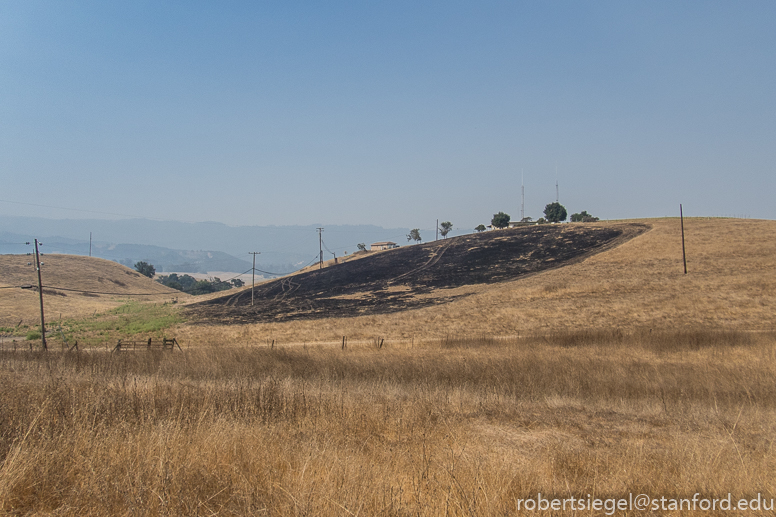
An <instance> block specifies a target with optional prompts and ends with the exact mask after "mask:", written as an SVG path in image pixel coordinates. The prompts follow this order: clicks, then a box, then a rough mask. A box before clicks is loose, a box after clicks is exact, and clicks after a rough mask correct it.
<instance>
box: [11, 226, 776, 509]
mask: <svg viewBox="0 0 776 517" xmlns="http://www.w3.org/2000/svg"><path fill="white" fill-rule="evenodd" d="M642 222H645V223H647V224H649V225H651V227H652V229H651V230H650V231H648V232H646V233H644V234H642V235H640V236H638V237H636V238H634V239H632V240H630V241H628V242H625V243H624V244H622V245H620V246H618V247H616V248H614V249H610V250H607V251H604V252H602V253H599V254H597V255H593V256H590V257H588V258H587V259H585V260H584V261H581V262H578V263H575V264H572V265H569V266H566V267H563V268H559V269H555V270H551V271H545V272H542V273H538V274H534V275H532V276H528V277H525V278H522V279H518V280H514V281H509V282H504V283H500V284H493V285H486V286H469V287H465V288H460V289H468V290H471V294H470V296H467V297H464V298H461V299H459V300H457V301H455V302H452V303H449V304H446V305H438V306H434V307H426V308H423V309H417V310H413V311H404V312H397V313H393V314H385V315H379V316H362V317H355V318H336V319H318V320H306V321H291V322H285V323H262V324H248V325H236V326H234V325H233V326H226V325H208V326H202V325H198V324H197V323H196V322H193V321H181V319H180V316H179V315H178V316H176V315H177V314H178V308H179V306H180V305H181V304H176V305H171V304H167V305H163V304H162V303H161V302H162V301H163V299H162V298H160V299H159V300H157V301H155V302H152V303H140V302H134V303H130V304H125V305H122V306H120V307H115V306H112V305H106V306H105V307H103V309H102V312H100V311H98V313H97V314H94V313H91V314H87V315H86V316H78V315H77V314H73V315H70V316H68V317H69V318H70V319H69V320H68V321H66V322H63V323H62V327H63V328H64V329H65V331H64V333H63V335H65V336H67V338H68V339H71V340H72V339H80V340H82V342H83V343H90V344H93V345H99V344H100V343H101V342H102V341H110V340H114V339H117V338H120V337H123V336H125V335H132V336H137V337H138V338H145V337H147V336H154V337H156V336H160V335H168V336H173V335H174V336H176V337H177V338H178V340H179V341H180V342H181V344H182V345H183V348H184V350H183V352H174V353H173V352H165V353H161V352H134V353H127V352H122V353H114V354H111V353H109V352H106V351H105V350H104V348H101V347H100V346H94V347H90V346H84V347H82V349H81V351H80V352H71V353H67V352H61V351H59V350H58V348H56V347H51V348H52V350H51V351H50V352H48V353H44V352H41V351H37V350H36V351H32V352H30V351H23V350H21V349H19V350H16V351H13V350H9V349H7V348H6V349H5V350H4V351H0V460H1V461H2V464H0V511H2V512H5V513H8V514H19V515H21V514H25V515H28V514H29V515H33V514H34V515H49V514H52V515H54V514H55V515H283V516H285V515H311V516H312V515H364V516H366V515H385V516H394V515H400V516H404V515H406V516H410V515H413V516H436V515H568V516H571V515H773V514H774V512H773V510H772V508H773V503H772V502H771V501H772V500H775V499H776V450H774V438H775V437H776V380H775V379H776V332H774V316H775V313H776V311H775V310H774V309H776V303H775V301H776V296H775V295H774V287H776V286H775V285H774V284H776V268H775V267H774V266H776V264H775V263H774V260H775V259H774V256H776V222H773V221H752V220H725V219H711V220H701V219H690V220H686V221H685V228H686V231H687V256H688V270H689V274H688V275H686V276H685V275H684V274H683V272H682V259H681V240H680V234H679V224H678V223H679V221H678V220H673V219H666V220H649V221H642ZM599 224H607V223H599ZM122 274H124V273H122ZM2 281H3V282H6V280H2ZM79 285H80V284H79ZM49 298H56V297H55V296H49V297H47V300H48V299H49ZM114 303H116V302H115V301H114V300H113V299H110V300H109V304H114ZM3 307H5V306H3ZM63 308H64V307H63ZM3 310H5V309H3ZM29 310H32V311H33V315H32V316H30V317H31V318H32V317H34V314H35V313H34V306H33V308H32V309H29ZM76 316H77V317H76ZM342 336H347V337H348V346H347V347H346V348H345V349H344V350H343V349H342V348H341V341H342ZM378 338H379V340H378ZM273 340H274V346H270V345H271V343H272V342H273ZM379 343H382V344H383V346H382V347H379V346H378V344H379ZM539 494H542V497H543V498H544V499H545V500H551V499H553V498H557V499H558V501H562V500H563V501H565V504H567V505H569V506H567V507H566V508H565V509H563V508H560V509H552V508H550V509H544V510H542V511H530V506H531V501H534V503H535V502H536V500H537V499H538V497H539ZM631 494H632V496H633V497H635V496H637V495H638V494H646V495H648V496H650V497H652V498H657V503H658V505H659V506H658V507H657V508H655V507H653V506H651V503H650V505H649V506H648V507H647V509H643V510H642V509H638V508H637V507H632V508H631V509H624V510H623V509H620V510H617V509H616V507H615V506H616V504H617V503H618V501H617V500H618V499H621V498H622V499H624V500H628V499H629V496H630V495H631ZM695 494H698V496H695ZM729 494H730V495H729ZM694 496H695V497H696V499H698V500H699V502H698V503H693V501H692V499H693V497H694ZM571 497H574V498H575V500H576V501H577V503H576V504H577V505H579V504H580V502H579V500H578V498H582V500H583V501H588V505H589V506H586V507H583V508H580V507H579V506H576V507H574V508H572V507H570V505H571V504H573V503H570V502H569V501H570V498H571ZM660 497H663V498H665V499H664V500H663V501H662V502H661V501H660ZM758 497H759V498H760V500H761V503H759V509H755V510H747V511H743V510H740V509H739V510H737V511H725V510H720V509H719V507H717V509H716V510H712V511H702V510H701V509H700V508H701V506H699V504H702V501H703V500H707V501H709V502H710V501H711V500H712V499H719V500H722V501H723V504H724V501H725V500H727V499H728V498H729V499H730V500H731V501H732V504H733V505H737V504H738V501H739V500H740V499H744V498H746V499H747V501H751V500H752V499H755V502H756V498H758ZM596 499H599V500H600V501H601V503H600V504H601V507H600V508H597V509H596V508H593V507H592V503H591V501H594V500H596ZM582 504H583V505H584V503H582ZM692 504H696V509H695V510H692V506H691V505H692ZM715 504H719V501H717V502H716V503H715ZM661 505H662V506H661ZM672 505H675V506H676V508H674V506H672ZM626 506H627V505H626ZM526 507H529V509H528V510H526ZM621 508H622V507H621ZM688 508H690V509H688Z"/></svg>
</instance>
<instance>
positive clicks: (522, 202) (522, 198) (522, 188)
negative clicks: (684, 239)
mask: <svg viewBox="0 0 776 517" xmlns="http://www.w3.org/2000/svg"><path fill="white" fill-rule="evenodd" d="M523 220H525V172H522V171H521V173H520V222H521V223H522V222H523Z"/></svg>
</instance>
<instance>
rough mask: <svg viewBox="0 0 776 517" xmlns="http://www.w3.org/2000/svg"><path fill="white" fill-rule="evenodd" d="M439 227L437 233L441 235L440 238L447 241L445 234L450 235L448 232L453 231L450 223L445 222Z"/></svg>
mask: <svg viewBox="0 0 776 517" xmlns="http://www.w3.org/2000/svg"><path fill="white" fill-rule="evenodd" d="M439 226H440V228H439V233H440V234H442V237H444V238H445V239H447V234H448V233H450V230H452V229H453V223H451V222H450V221H445V222H443V223H442V224H440V225H439Z"/></svg>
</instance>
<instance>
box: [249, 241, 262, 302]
mask: <svg viewBox="0 0 776 517" xmlns="http://www.w3.org/2000/svg"><path fill="white" fill-rule="evenodd" d="M248 255H253V269H251V306H252V305H253V288H254V286H255V285H256V255H261V252H260V251H249V252H248Z"/></svg>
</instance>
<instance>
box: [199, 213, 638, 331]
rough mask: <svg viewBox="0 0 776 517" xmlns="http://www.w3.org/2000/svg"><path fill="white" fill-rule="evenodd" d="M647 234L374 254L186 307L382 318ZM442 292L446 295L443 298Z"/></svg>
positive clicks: (234, 315) (495, 239) (486, 236)
mask: <svg viewBox="0 0 776 517" xmlns="http://www.w3.org/2000/svg"><path fill="white" fill-rule="evenodd" d="M648 229H649V227H648V226H647V225H644V224H637V223H620V224H608V225H606V224H596V225H576V224H574V225H571V224H564V225H541V226H527V227H522V228H514V229H509V230H502V231H493V232H486V233H479V234H472V235H465V236H461V237H455V238H450V239H446V240H442V241H436V242H429V243H425V244H418V245H414V246H406V247H402V248H399V249H394V250H389V251H382V252H377V253H374V254H373V255H371V256H367V257H364V258H362V259H360V260H354V261H350V262H346V263H343V264H338V265H334V266H331V267H327V268H325V269H322V270H316V271H310V272H307V273H302V274H298V275H293V276H288V277H284V278H280V279H277V280H273V281H271V282H267V283H263V284H261V285H260V286H257V287H256V289H255V290H254V305H253V306H251V291H250V289H248V290H244V291H241V292H240V293H236V294H232V295H228V296H223V297H220V298H214V299H210V300H207V301H205V302H201V303H198V304H195V305H192V306H190V307H189V309H188V310H189V311H190V312H191V313H192V314H191V315H192V316H193V319H194V320H195V321H199V322H202V323H205V322H220V323H248V322H260V321H285V320H293V319H314V318H323V317H347V316H359V315H364V314H380V313H388V312H396V311H401V310H406V309H412V308H419V307H425V306H428V305H435V304H440V303H447V302H450V301H452V300H455V299H456V298H460V297H461V296H466V294H454V293H452V292H450V291H447V290H450V289H453V288H457V287H464V286H469V285H476V284H492V283H497V282H504V281H508V280H514V279H516V278H518V277H521V276H524V275H528V274H532V273H537V272H540V271H544V270H547V269H551V268H556V267H560V266H564V265H567V264H569V263H573V262H577V261H579V260H582V259H584V258H586V257H588V256H590V255H592V254H594V253H598V252H600V251H602V250H604V249H608V248H610V247H612V246H616V245H618V244H620V243H622V242H624V241H626V240H629V239H631V238H633V237H635V236H636V235H639V234H641V233H643V232H644V231H646V230H648ZM446 291H447V292H446Z"/></svg>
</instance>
